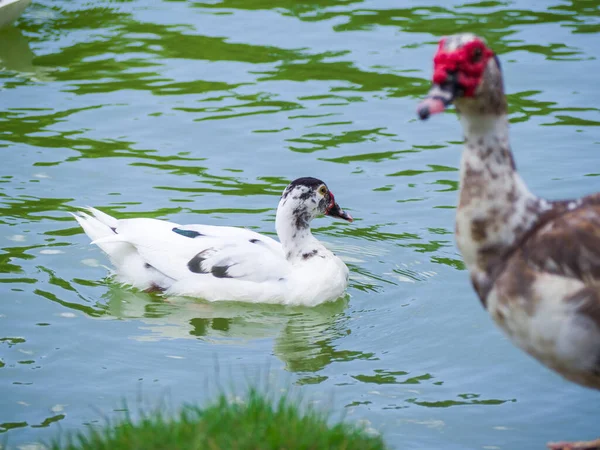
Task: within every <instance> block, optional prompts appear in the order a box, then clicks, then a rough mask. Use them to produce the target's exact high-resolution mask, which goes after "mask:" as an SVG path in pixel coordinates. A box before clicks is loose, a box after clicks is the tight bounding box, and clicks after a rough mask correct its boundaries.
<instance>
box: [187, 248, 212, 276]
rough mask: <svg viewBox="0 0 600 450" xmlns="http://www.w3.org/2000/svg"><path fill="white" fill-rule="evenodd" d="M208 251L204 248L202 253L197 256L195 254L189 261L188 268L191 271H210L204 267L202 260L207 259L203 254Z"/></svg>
mask: <svg viewBox="0 0 600 450" xmlns="http://www.w3.org/2000/svg"><path fill="white" fill-rule="evenodd" d="M204 252H206V250H202V251H201V252H200V253H198V254H197V255H196V256H194V257H193V258H192V259H190V260H189V261H188V263H187V266H188V269H190V271H191V272H194V273H208V271H207V270H204V269H203V268H202V262H203V261H204V260H205V259H206V258H205V257H204V256H202V254H203V253H204Z"/></svg>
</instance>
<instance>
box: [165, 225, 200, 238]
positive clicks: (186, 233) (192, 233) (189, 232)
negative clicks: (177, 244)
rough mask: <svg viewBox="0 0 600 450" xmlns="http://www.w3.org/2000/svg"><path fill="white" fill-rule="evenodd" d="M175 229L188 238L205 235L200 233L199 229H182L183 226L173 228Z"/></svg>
mask: <svg viewBox="0 0 600 450" xmlns="http://www.w3.org/2000/svg"><path fill="white" fill-rule="evenodd" d="M173 231H174V232H175V233H177V234H180V235H182V236H185V237H188V238H192V239H193V238H196V237H198V236H204V235H203V234H202V233H198V232H197V231H192V230H182V229H181V228H177V227H175V228H173Z"/></svg>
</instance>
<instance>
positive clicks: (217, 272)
mask: <svg viewBox="0 0 600 450" xmlns="http://www.w3.org/2000/svg"><path fill="white" fill-rule="evenodd" d="M230 267H231V266H213V267H212V269H211V270H210V271H211V273H212V274H213V276H215V277H216V278H233V277H232V276H231V275H229V274H228V273H227V270H228V269H229V268H230Z"/></svg>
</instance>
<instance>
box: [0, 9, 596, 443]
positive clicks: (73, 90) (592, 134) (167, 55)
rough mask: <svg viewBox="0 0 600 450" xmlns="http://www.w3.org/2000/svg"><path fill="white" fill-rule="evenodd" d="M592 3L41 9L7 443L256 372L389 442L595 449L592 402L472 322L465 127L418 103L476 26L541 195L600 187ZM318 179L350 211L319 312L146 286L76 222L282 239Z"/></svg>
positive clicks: (22, 105)
mask: <svg viewBox="0 0 600 450" xmlns="http://www.w3.org/2000/svg"><path fill="white" fill-rule="evenodd" d="M598 5H599V3H598V2H597V1H591V0H588V1H585V0H573V1H559V0H555V1H533V0H530V1H521V0H519V1H518V2H517V1H513V2H511V1H505V2H499V1H484V2H480V3H463V2H460V1H450V0H448V1H443V2H442V1H436V2H432V1H422V0H412V1H406V0H405V1H400V2H399V1H392V0H372V1H352V0H313V1H310V2H306V1H296V0H293V1H291V0H287V1H284V0H282V1H279V2H276V1H266V0H223V1H221V2H219V1H212V0H211V1H206V2H201V1H196V2H191V1H162V2H158V1H151V0H138V1H129V2H127V1H120V2H117V1H112V2H110V1H100V0H94V1H89V2H71V1H67V0H63V1H52V0H36V1H35V2H34V4H33V5H32V6H31V7H30V8H29V9H28V10H27V12H26V14H25V15H24V16H23V17H22V19H21V21H20V22H19V23H18V29H9V30H6V31H4V32H2V33H1V34H0V60H1V62H0V66H2V67H3V69H2V70H1V71H0V147H2V148H1V152H2V162H1V163H0V213H1V216H0V248H1V253H0V270H1V272H2V274H1V275H0V281H1V284H0V432H2V433H3V434H1V435H0V439H7V443H8V445H9V446H15V447H18V446H23V445H26V444H31V443H34V442H38V441H44V440H48V439H50V438H51V437H53V436H56V435H57V433H59V431H60V430H61V429H62V430H74V429H83V428H85V427H86V426H88V425H89V424H93V423H103V420H104V417H108V418H116V417H119V416H120V415H121V414H123V413H122V411H121V409H122V401H121V400H122V399H123V398H125V399H127V400H128V401H129V402H131V403H132V404H136V399H137V398H138V397H142V398H143V399H144V400H143V401H144V403H145V404H148V405H157V404H159V402H161V401H162V400H163V399H165V398H167V402H168V403H169V404H170V405H171V406H172V407H177V405H179V404H181V403H182V402H184V401H200V402H201V401H203V400H204V399H206V398H208V397H212V396H213V394H214V393H215V391H216V389H217V387H215V386H216V385H217V384H218V383H217V381H216V379H217V378H218V379H219V380H220V382H221V384H224V385H226V386H230V385H231V386H234V387H238V388H239V387H241V386H244V385H245V384H247V383H248V382H251V381H252V379H254V378H256V377H258V378H260V379H263V381H264V380H265V379H268V376H267V375H266V374H267V372H268V373H270V374H271V375H270V376H271V377H272V378H273V379H276V380H277V381H278V383H280V384H283V385H285V384H290V385H298V386H300V387H299V389H300V391H301V393H302V395H303V396H305V397H306V398H308V399H316V400H320V401H321V402H322V404H323V405H324V406H326V407H330V408H332V409H333V411H334V412H335V413H336V414H340V413H341V414H345V415H346V417H347V418H348V419H350V420H358V419H368V420H369V421H370V422H371V423H372V426H373V427H375V428H377V429H379V430H381V431H382V432H383V433H384V435H385V437H386V439H387V441H388V442H389V444H390V445H391V446H392V447H394V448H399V449H400V448H406V449H409V448H410V449H424V448H432V449H439V448H444V449H464V448H473V449H481V448H488V449H492V448H504V449H511V450H512V449H533V448H543V444H544V443H545V441H547V440H553V439H582V438H593V437H597V435H598V434H599V429H598V417H599V415H600V406H599V405H600V402H599V400H600V394H599V393H598V392H595V391H591V390H586V389H583V388H580V387H578V386H575V385H573V384H568V383H566V382H564V381H563V380H562V379H560V378H559V377H558V376H557V375H555V374H553V373H551V372H549V371H548V370H546V369H545V368H543V367H541V366H540V365H538V364H537V363H536V362H534V361H532V360H530V359H529V358H528V357H527V356H525V355H524V354H523V353H521V352H520V351H519V350H517V349H516V348H514V347H513V346H512V345H511V344H510V343H508V342H507V341H506V339H505V338H504V336H502V335H501V334H500V332H499V331H497V330H496V329H495V327H494V326H493V325H492V323H491V321H490V320H489V318H488V317H487V315H486V313H485V312H484V311H483V310H482V308H481V307H480V305H479V302H478V301H477V299H476V297H475V295H474V293H473V292H472V290H471V287H470V285H469V282H468V275H467V273H466V272H465V271H464V270H463V267H462V264H461V261H460V256H459V254H458V252H457V250H456V248H455V247H454V243H453V237H452V230H453V217H454V205H455V203H456V196H457V192H456V190H457V177H458V172H457V167H458V161H459V153H460V144H459V141H460V131H459V126H458V123H457V122H456V120H455V117H454V115H453V114H446V115H444V116H443V117H436V118H435V120H431V121H429V122H426V123H421V122H417V121H416V119H415V114H414V110H415V105H416V101H417V99H418V98H419V96H421V95H422V94H423V93H424V92H425V91H426V90H427V86H428V85H429V82H428V80H427V79H428V77H429V76H430V70H431V58H432V55H433V53H434V50H435V43H436V41H437V39H438V38H439V36H441V35H443V34H447V33H453V32H456V31H467V30H468V31H474V32H476V33H481V34H483V35H484V36H486V37H487V38H488V40H489V42H490V43H491V45H492V46H493V47H494V48H495V49H496V50H497V51H498V52H499V53H500V54H501V58H502V62H503V67H504V70H505V73H506V79H507V89H508V92H509V93H510V104H511V111H512V121H513V127H512V138H513V144H514V145H513V146H514V148H515V151H516V159H517V163H518V165H519V168H520V170H521V172H522V174H523V176H524V177H525V179H526V180H527V182H528V183H529V185H530V186H531V188H532V189H533V190H534V191H535V192H537V193H539V194H542V195H545V196H547V197H551V198H557V197H568V196H579V195H582V194H584V193H587V192H592V191H597V190H600V178H598V175H600V164H599V162H598V161H599V159H598V151H599V146H598V144H600V138H599V132H600V128H599V127H598V125H600V115H599V114H598V112H599V110H598V101H599V100H600V94H599V91H598V72H599V70H600V63H599V62H598V59H597V58H598V57H599V56H600V50H599V47H598V32H599V31H600V20H599V19H598V17H599V13H600V8H599V6H598ZM307 175H310V176H315V177H319V178H322V179H324V180H326V181H327V183H328V184H329V186H330V187H331V189H332V190H333V191H334V192H335V194H336V198H337V199H338V200H339V202H340V204H341V205H342V206H343V207H344V208H346V209H348V210H349V211H351V213H352V215H353V216H355V217H356V218H357V220H356V221H355V222H354V224H351V225H348V224H345V223H341V222H339V221H338V222H334V221H330V220H328V219H321V220H319V221H318V222H317V223H316V227H317V230H316V233H317V235H318V236H319V238H321V239H322V240H325V241H327V242H329V243H331V244H332V245H333V247H334V248H335V249H336V251H337V253H338V254H339V255H340V256H342V257H343V258H344V259H345V260H346V261H347V263H348V265H349V266H350V267H351V287H350V289H349V298H348V299H347V300H345V301H338V302H337V303H334V304H329V305H324V306H322V307H318V308H314V309H302V308H296V309H290V308H283V307H260V306H246V305H242V304H207V303H203V302H195V301H190V300H181V299H173V300H172V301H169V302H165V301H164V300H163V299H161V298H160V297H157V296H151V295H145V294H140V293H132V292H131V291H130V290H127V289H124V288H121V287H119V286H116V285H114V284H111V283H110V282H108V281H107V280H106V279H105V276H106V273H107V272H106V269H105V268H104V267H102V265H103V264H107V260H106V258H105V257H104V255H103V254H102V253H101V252H100V250H99V249H98V248H96V247H94V246H90V245H88V239H87V237H86V236H85V235H84V234H82V232H81V230H80V229H79V228H78V227H77V226H76V223H75V222H74V220H73V219H72V218H71V217H70V216H69V215H68V214H67V212H68V211H70V210H72V208H74V207H76V206H82V205H83V206H84V205H93V206H97V207H101V208H103V209H105V210H106V211H109V212H113V213H115V214H116V215H118V216H119V217H132V216H146V217H158V218H165V219H170V220H173V221H178V222H182V223H186V222H187V223H190V222H191V223H208V224H216V225H220V224H222V225H225V224H227V225H240V226H249V227H252V228H254V229H256V230H259V231H262V232H267V233H272V232H273V228H274V213H275V207H276V204H277V201H278V196H279V194H280V192H281V190H282V189H283V187H284V186H285V185H286V184H287V182H288V181H289V180H291V179H294V178H296V177H299V176H307ZM217 367H218V368H217Z"/></svg>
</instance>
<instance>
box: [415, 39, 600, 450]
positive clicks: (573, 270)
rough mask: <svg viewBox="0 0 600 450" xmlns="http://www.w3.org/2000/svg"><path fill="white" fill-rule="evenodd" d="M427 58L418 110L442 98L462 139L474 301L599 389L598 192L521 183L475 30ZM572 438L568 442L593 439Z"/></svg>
mask: <svg viewBox="0 0 600 450" xmlns="http://www.w3.org/2000/svg"><path fill="white" fill-rule="evenodd" d="M482 55H485V58H486V59H484V60H482ZM434 61H435V67H434V85H433V87H432V89H431V91H430V93H429V95H428V96H427V98H426V99H425V100H424V101H423V102H422V103H421V104H420V105H419V108H418V114H419V116H420V117H421V118H423V119H425V118H427V117H429V116H430V115H431V114H435V113H438V112H441V111H443V109H444V108H445V106H447V105H449V104H451V103H454V104H455V105H456V109H457V111H458V113H459V117H460V120H461V123H462V126H463V131H464V135H465V147H464V151H463V155H462V161H461V181H460V197H459V204H458V208H457V213H456V233H455V237H456V242H457V245H458V248H459V250H460V252H461V254H462V256H463V259H464V261H465V264H466V266H467V268H468V270H469V272H470V274H471V281H472V283H473V287H474V289H475V291H476V292H477V294H478V296H479V298H480V300H481V303H482V304H483V305H484V307H486V308H487V310H488V311H489V313H490V315H491V317H492V318H493V319H494V321H495V322H496V324H497V325H498V326H499V327H500V328H501V329H502V330H504V331H505V332H506V333H507V335H508V336H509V337H510V338H511V340H512V341H513V342H514V343H515V344H516V345H517V346H519V347H520V348H522V349H523V350H525V351H526V352H527V353H529V354H530V355H532V356H534V357H535V358H536V359H538V360H539V361H540V362H542V363H543V364H545V365H546V366H548V367H549V368H551V369H553V370H555V371H556V372H557V373H559V374H561V375H562V376H563V377H565V378H567V379H569V380H571V381H573V382H575V383H578V384H580V385H583V386H587V387H590V388H594V389H600V194H594V195H590V196H588V197H584V198H581V199H578V200H565V201H547V200H544V199H543V198H539V197H537V196H535V195H534V194H532V193H531V192H530V191H529V189H528V188H527V186H526V185H525V183H524V182H523V180H522V179H521V177H520V176H519V174H518V173H517V171H516V166H515V162H514V159H513V156H512V152H511V149H510V143H509V138H508V118H507V115H506V114H507V105H506V97H505V95H504V88H503V81H502V72H501V70H500V63H499V61H498V59H497V58H496V57H495V56H494V54H493V52H491V51H490V50H489V49H488V48H487V47H486V45H485V42H484V41H483V40H482V39H481V38H478V37H477V36H474V35H472V34H460V35H454V36H449V37H447V38H444V39H443V40H442V41H441V42H440V47H439V49H438V54H437V55H436V58H435V60H434ZM461 80H462V81H461ZM463 82H465V83H468V84H467V85H466V87H465V86H463V85H462V84H461V83H463ZM474 85H475V86H476V88H475V89H473V86H474ZM579 444H580V447H573V448H600V441H593V442H587V443H579ZM561 445H562V447H561ZM568 445H569V444H566V443H560V444H556V445H555V447H554V448H557V449H558V448H569V447H568Z"/></svg>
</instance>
